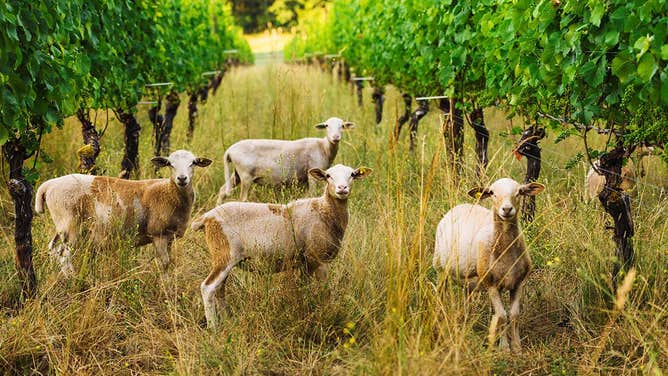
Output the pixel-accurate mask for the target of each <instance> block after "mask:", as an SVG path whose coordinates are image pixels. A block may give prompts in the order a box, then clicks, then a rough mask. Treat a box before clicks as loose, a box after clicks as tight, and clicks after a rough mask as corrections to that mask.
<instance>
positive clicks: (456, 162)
mask: <svg viewBox="0 0 668 376" xmlns="http://www.w3.org/2000/svg"><path fill="white" fill-rule="evenodd" d="M457 101H458V100H457V99H455V98H449V99H440V100H439V102H438V108H439V109H440V110H441V111H443V113H444V114H445V122H444V124H443V138H444V139H445V145H446V148H447V153H448V159H449V161H450V165H451V166H454V170H453V171H454V172H455V173H458V172H459V169H460V168H461V163H462V159H463V157H464V116H463V113H462V110H461V109H459V108H457Z"/></svg>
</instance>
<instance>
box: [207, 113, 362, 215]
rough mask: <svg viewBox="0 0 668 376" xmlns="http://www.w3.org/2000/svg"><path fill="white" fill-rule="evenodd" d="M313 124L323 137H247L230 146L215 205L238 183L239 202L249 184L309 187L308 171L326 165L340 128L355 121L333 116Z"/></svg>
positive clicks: (332, 157)
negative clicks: (223, 182)
mask: <svg viewBox="0 0 668 376" xmlns="http://www.w3.org/2000/svg"><path fill="white" fill-rule="evenodd" d="M315 127H316V128H318V129H326V130H327V134H326V136H325V137H324V138H302V139H299V140H292V141H286V140H263V139H249V140H241V141H239V142H237V143H235V144H233V145H232V146H230V147H229V148H228V149H227V150H226V151H225V154H224V156H223V163H224V169H225V184H224V185H223V186H222V187H221V188H220V191H219V193H218V200H217V204H218V205H220V204H222V203H223V201H224V200H225V198H226V197H228V196H230V195H231V194H232V190H233V189H234V188H235V187H236V185H240V186H241V192H240V200H241V201H247V200H248V193H249V191H250V186H251V184H252V183H256V184H260V185H273V186H279V185H286V184H290V183H297V184H298V185H300V186H302V187H304V186H309V187H310V186H312V185H313V182H309V178H308V171H309V170H310V169H313V168H319V169H327V168H329V166H331V164H332V162H333V161H334V158H335V157H336V153H337V151H338V150H339V141H341V131H342V130H344V129H352V128H354V127H355V124H354V123H352V122H349V121H343V120H341V119H339V118H335V117H333V118H329V119H327V121H325V122H324V123H319V124H316V125H315Z"/></svg>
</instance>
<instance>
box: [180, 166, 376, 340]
mask: <svg viewBox="0 0 668 376" xmlns="http://www.w3.org/2000/svg"><path fill="white" fill-rule="evenodd" d="M371 173H372V170H371V169H370V168H366V167H360V168H357V169H352V168H350V167H348V166H343V165H336V166H333V167H331V168H329V169H328V170H327V171H323V170H321V169H319V168H314V169H311V170H309V174H310V175H311V176H312V177H313V178H315V179H316V180H321V181H326V182H327V186H326V188H325V193H324V194H323V195H322V196H321V197H317V198H307V199H301V200H297V201H293V202H291V203H289V204H287V205H278V204H264V203H251V202H228V203H225V204H223V205H220V206H218V207H216V208H214V209H212V210H210V211H208V212H207V213H205V214H204V215H202V216H201V217H199V218H197V219H195V220H194V221H193V223H192V229H193V230H201V229H204V232H205V238H206V243H207V247H208V248H209V252H210V254H211V261H212V269H211V272H210V273H209V275H208V276H207V277H206V279H205V280H204V281H203V282H202V284H201V286H200V287H201V292H202V299H203V301H204V311H205V314H206V320H207V324H208V326H209V327H215V326H216V307H215V295H216V292H217V291H218V290H220V293H221V295H222V296H221V300H220V301H221V302H222V304H223V305H224V304H225V302H224V295H225V287H224V286H225V280H226V279H227V276H228V275H229V274H230V272H231V270H232V268H234V267H235V265H237V264H238V263H239V262H240V261H242V260H246V259H251V260H253V259H259V260H262V261H267V262H268V263H269V264H270V266H272V267H273V268H272V270H274V271H282V270H286V269H290V268H292V267H301V268H304V270H305V271H306V272H307V273H308V274H309V275H311V274H313V273H315V275H316V277H317V278H318V279H321V280H322V279H325V278H326V273H327V269H326V268H327V263H328V262H329V261H331V260H332V259H334V257H336V255H337V253H338V251H339V247H340V245H341V240H342V239H343V235H344V233H345V231H346V226H347V224H348V196H349V195H350V191H351V188H352V183H353V180H354V179H361V178H364V177H366V176H368V175H369V174H371Z"/></svg>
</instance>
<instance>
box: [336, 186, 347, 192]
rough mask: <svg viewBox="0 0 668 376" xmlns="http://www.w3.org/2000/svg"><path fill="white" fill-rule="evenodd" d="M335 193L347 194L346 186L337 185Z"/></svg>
mask: <svg viewBox="0 0 668 376" xmlns="http://www.w3.org/2000/svg"><path fill="white" fill-rule="evenodd" d="M336 191H337V192H348V186H347V185H337V186H336Z"/></svg>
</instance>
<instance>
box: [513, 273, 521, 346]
mask: <svg viewBox="0 0 668 376" xmlns="http://www.w3.org/2000/svg"><path fill="white" fill-rule="evenodd" d="M521 296H522V285H520V286H518V287H517V288H515V289H513V290H510V348H511V349H512V350H513V351H515V352H520V351H521V349H522V346H521V345H520V329H519V326H518V324H517V319H518V317H519V315H520V297H521Z"/></svg>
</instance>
